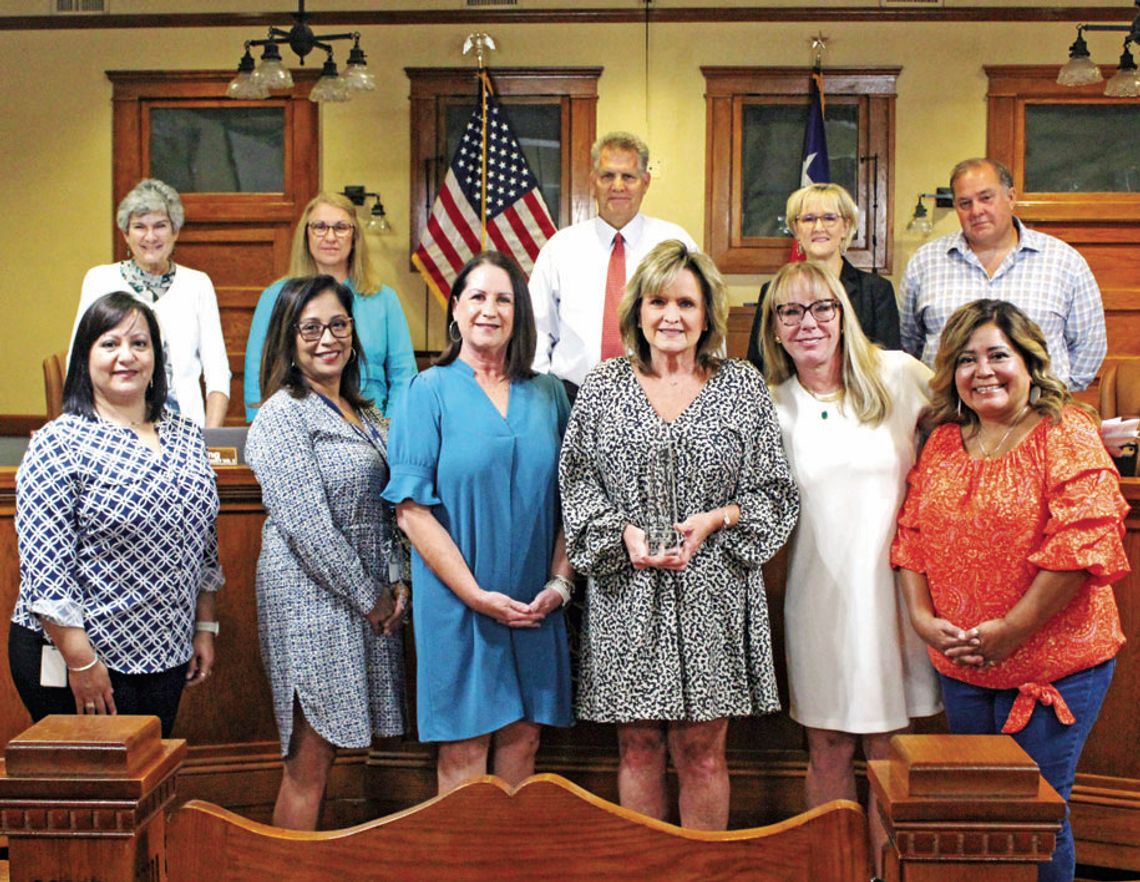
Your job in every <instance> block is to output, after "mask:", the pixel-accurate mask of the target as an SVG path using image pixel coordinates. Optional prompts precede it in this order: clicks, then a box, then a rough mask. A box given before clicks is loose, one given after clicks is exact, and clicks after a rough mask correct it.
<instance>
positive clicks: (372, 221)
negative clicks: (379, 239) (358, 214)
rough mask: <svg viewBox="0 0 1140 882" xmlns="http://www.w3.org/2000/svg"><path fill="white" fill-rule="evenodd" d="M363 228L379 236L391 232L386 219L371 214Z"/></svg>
mask: <svg viewBox="0 0 1140 882" xmlns="http://www.w3.org/2000/svg"><path fill="white" fill-rule="evenodd" d="M364 228H365V229H366V230H368V232H370V233H379V234H380V235H381V236H383V235H385V234H387V233H390V232H392V225H391V224H390V223H388V218H387V217H385V216H384V215H383V214H373V215H372V217H370V218H368V223H366V224H365V225H364Z"/></svg>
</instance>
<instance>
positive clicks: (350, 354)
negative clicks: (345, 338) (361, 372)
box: [348, 349, 356, 361]
mask: <svg viewBox="0 0 1140 882" xmlns="http://www.w3.org/2000/svg"><path fill="white" fill-rule="evenodd" d="M354 358H356V350H355V349H350V350H348V360H349V361H352V360H353V359H354Z"/></svg>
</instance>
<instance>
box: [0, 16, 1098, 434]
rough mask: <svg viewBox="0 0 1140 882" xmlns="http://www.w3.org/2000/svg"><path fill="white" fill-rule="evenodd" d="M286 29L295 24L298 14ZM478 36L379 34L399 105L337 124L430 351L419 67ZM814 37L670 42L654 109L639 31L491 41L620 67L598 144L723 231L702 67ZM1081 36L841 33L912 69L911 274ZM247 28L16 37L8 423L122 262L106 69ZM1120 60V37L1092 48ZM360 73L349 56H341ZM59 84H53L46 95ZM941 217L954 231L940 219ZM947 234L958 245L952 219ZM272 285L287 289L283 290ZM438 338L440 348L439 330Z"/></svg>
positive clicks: (11, 39)
mask: <svg viewBox="0 0 1140 882" xmlns="http://www.w3.org/2000/svg"><path fill="white" fill-rule="evenodd" d="M283 18H284V16H283ZM475 29H476V28H473V27H472V26H461V25H449V26H441V25H424V26H415V27H371V28H365V29H364V30H363V35H364V36H363V43H364V46H365V48H366V50H367V52H368V55H369V60H370V63H371V65H372V66H373V68H374V69H375V70H376V72H377V74H378V75H379V79H380V82H381V84H382V85H381V89H380V91H378V92H376V93H372V94H368V95H364V96H360V97H357V98H355V99H354V100H353V101H352V102H350V103H348V104H344V105H339V106H335V105H334V106H331V107H328V108H326V109H325V110H324V111H323V122H322V126H323V158H322V169H321V171H322V180H323V183H324V185H325V187H326V188H328V189H334V190H339V189H341V187H343V186H344V185H345V184H349V183H363V184H367V185H368V187H369V188H370V189H379V190H380V192H381V193H382V194H383V197H384V205H385V207H386V208H387V210H388V216H389V219H390V220H391V222H392V225H393V227H394V229H395V234H394V235H393V236H390V237H385V238H374V239H373V240H372V243H373V245H374V246H375V250H376V251H377V256H378V258H379V259H378V263H379V265H380V267H381V270H382V272H383V275H384V277H385V278H386V279H387V280H389V281H390V282H391V283H392V284H393V285H394V286H395V287H396V289H397V290H398V291H399V292H400V294H401V296H402V298H403V299H404V303H405V307H406V310H407V312H408V315H409V321H410V324H411V326H412V335H413V342H414V344H415V345H416V347H417V348H420V347H424V346H431V347H437V346H438V345H439V343H440V341H439V339H437V338H436V337H434V336H432V334H428V335H426V336H425V325H424V320H423V313H424V297H423V293H422V292H423V285H422V283H421V282H420V281H419V280H418V278H417V277H415V276H414V275H413V274H411V273H409V272H408V270H407V266H408V264H407V254H408V242H407V223H408V180H407V169H408V162H409V160H408V142H409V132H408V101H407V95H408V82H407V78H406V77H405V75H404V73H403V68H404V67H405V66H431V65H448V66H452V65H460V64H463V63H464V61H463V59H462V57H461V56H460V51H459V50H460V47H461V45H462V42H463V39H464V37H465V36H466V34H467V33H468V32H470V31H471V30H475ZM820 29H821V28H820V27H819V26H813V25H810V24H808V23H790V24H760V23H757V24H737V25H731V26H729V25H695V24H663V25H654V26H653V28H652V31H651V34H650V68H649V95H648V101H647V99H646V90H645V67H644V64H645V55H644V47H645V34H644V30H643V28H642V27H641V26H638V25H565V24H560V25H556V26H550V27H540V26H530V25H511V26H500V27H495V28H492V29H491V32H492V34H493V36H494V37H495V39H496V40H497V41H498V43H499V47H500V51H499V52H498V53H497V54H496V56H495V57H494V59H493V63H494V64H497V65H503V66H508V65H511V66H513V65H527V66H542V65H548V66H564V65H581V66H602V67H604V68H605V72H604V74H603V75H602V78H601V80H600V83H599V102H598V130H599V132H604V131H606V130H608V129H611V128H630V129H633V130H635V131H639V132H641V133H643V134H644V135H645V137H646V140H647V141H648V142H649V145H650V148H651V150H652V151H653V154H654V156H655V158H659V159H661V160H662V161H663V163H664V170H663V173H662V174H661V175H659V176H658V177H657V178H656V179H655V180H654V182H653V185H652V188H651V190H650V193H649V195H648V196H647V198H646V202H645V209H646V211H647V212H648V213H650V214H654V215H658V216H662V217H666V218H669V219H671V220H674V221H677V222H678V223H681V224H682V225H684V226H685V227H686V228H687V229H688V230H689V231H690V232H691V233H692V234H693V235H694V236H695V237H696V238H697V240H698V241H700V240H701V239H702V237H703V231H704V163H705V160H704V156H705V149H704V140H705V102H704V79H703V77H702V76H701V73H700V66H701V65H710V64H715V65H804V64H808V63H809V62H810V55H809V49H808V39H809V37H810V35H811V34H813V33H815V32H816V31H817V30H820ZM1073 30H1074V29H1073V26H1072V25H1070V24H1023V23H1013V24H1002V23H962V24H955V23H937V24H898V23H881V24H860V23H853V24H844V23H829V24H826V25H824V26H823V27H822V31H823V32H824V33H825V34H826V35H827V36H828V37H829V38H830V42H829V45H830V47H831V48H830V51H829V53H828V56H827V57H826V60H825V61H826V64H830V65H835V66H857V65H892V66H893V65H898V66H901V67H902V68H903V73H902V76H901V77H900V79H899V97H898V105H897V128H896V148H897V157H898V160H897V164H896V190H895V193H894V199H895V235H896V240H895V242H896V250H895V276H896V277H898V276H899V275H901V270H902V268H903V267H904V266H905V262H906V259H907V257H908V256H909V255H910V253H912V252H913V250H914V248H915V247H916V246H917V245H918V244H920V243H919V241H918V240H916V239H914V238H913V237H912V236H910V234H907V233H906V232H905V229H904V228H905V226H906V223H907V221H908V219H909V216H910V211H911V208H912V207H913V205H914V200H915V196H916V194H917V193H918V192H920V191H929V190H930V189H931V188H933V187H935V186H938V185H940V184H943V183H944V182H945V178H946V176H947V172H948V170H949V169H950V167H951V166H952V165H953V164H954V163H955V162H956V161H957V160H959V159H962V158H964V157H965V156H968V155H975V154H978V153H981V152H983V151H984V149H985V126H986V118H985V114H986V110H985V75H984V74H983V72H982V65H984V64H1045V63H1060V62H1061V61H1063V60H1064V57H1065V50H1066V49H1067V46H1068V44H1069V42H1071V40H1072V38H1073ZM250 36H253V34H252V33H247V32H246V31H245V30H242V29H232V28H217V29H208V30H206V29H202V30H173V29H156V30H151V31H144V30H120V31H110V30H65V31H52V32H47V31H0V57H4V58H5V59H7V60H8V64H7V65H6V68H5V74H6V75H5V83H4V88H3V89H2V90H0V126H2V129H0V131H2V136H0V169H2V170H3V171H2V172H0V200H2V204H3V206H4V207H5V209H6V211H5V214H4V219H3V221H2V222H0V266H3V267H4V269H5V274H4V275H5V280H4V286H3V293H2V294H0V297H2V298H3V300H2V302H3V310H2V312H0V316H2V318H0V377H3V378H4V382H3V383H0V413H37V412H42V410H43V392H42V382H41V376H40V362H41V360H42V358H43V356H44V355H45V354H46V353H48V352H50V351H53V350H57V349H62V348H63V347H64V346H65V345H66V343H67V338H68V333H69V331H70V327H71V322H72V320H73V318H74V310H75V304H76V301H77V299H78V295H79V285H80V281H81V280H82V277H83V273H84V272H85V271H86V270H87V268H88V267H90V266H92V265H94V264H98V263H105V262H107V261H108V260H110V258H111V245H112V238H111V237H112V217H111V216H112V211H113V206H112V204H111V101H110V97H111V87H110V84H109V82H108V81H107V79H106V77H105V76H104V71H106V70H118V69H164V68H165V69H178V68H193V69H210V68H212V69H230V68H232V67H233V66H234V65H235V64H236V62H237V59H238V56H239V55H240V48H241V43H242V41H243V40H244V39H246V38H248V37H250ZM1090 43H1094V45H1093V52H1094V57H1097V58H1098V60H1101V61H1109V60H1111V59H1112V58H1113V48H1114V47H1115V45H1117V44H1116V41H1115V38H1111V39H1110V38H1108V37H1107V36H1104V37H1102V38H1101V39H1100V40H1095V41H1094V40H1092V38H1090ZM338 55H339V56H343V52H339V53H338ZM45 83H46V84H47V85H44V84H45ZM940 215H941V213H940ZM936 221H937V224H936V233H943V232H950V231H951V230H953V229H954V228H955V225H956V221H955V220H954V217H953V215H952V214H951V215H949V216H945V215H942V216H941V217H940V219H939V218H936ZM267 281H269V280H267ZM730 282H731V286H732V287H731V292H732V296H733V300H734V302H743V301H744V300H746V299H749V298H751V297H752V296H754V293H755V291H756V289H757V287H758V284H759V282H760V278H759V277H745V276H735V277H732V278H731V279H730ZM433 333H435V332H433Z"/></svg>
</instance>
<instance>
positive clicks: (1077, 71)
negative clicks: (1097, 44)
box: [1057, 0, 1140, 98]
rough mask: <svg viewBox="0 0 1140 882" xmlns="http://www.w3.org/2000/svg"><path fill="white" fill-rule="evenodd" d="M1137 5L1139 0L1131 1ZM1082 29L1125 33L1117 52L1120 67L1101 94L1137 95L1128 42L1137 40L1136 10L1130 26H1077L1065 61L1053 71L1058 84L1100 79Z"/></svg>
mask: <svg viewBox="0 0 1140 882" xmlns="http://www.w3.org/2000/svg"><path fill="white" fill-rule="evenodd" d="M1135 4H1136V6H1138V7H1140V0H1135ZM1085 31H1115V32H1117V33H1126V34H1127V36H1126V37H1125V38H1124V51H1123V52H1122V53H1121V55H1120V66H1119V67H1118V68H1117V71H1116V74H1115V75H1114V76H1113V77H1112V79H1110V80H1109V81H1108V82H1107V83H1105V86H1104V94H1105V95H1108V96H1109V97H1112V98H1136V97H1138V96H1140V76H1137V70H1136V61H1135V59H1134V58H1133V57H1132V51H1131V45H1132V44H1133V43H1140V12H1137V13H1136V17H1135V18H1134V19H1132V24H1130V25H1098V24H1082V25H1077V39H1076V40H1074V41H1073V45H1072V46H1070V47H1069V60H1068V62H1067V63H1066V64H1065V65H1064V66H1063V67H1062V68H1061V70H1060V72H1059V73H1058V74H1057V82H1058V83H1059V84H1060V85H1062V86H1088V85H1091V84H1093V83H1099V82H1100V81H1101V80H1103V79H1104V76H1103V75H1102V74H1101V72H1100V68H1099V67H1098V66H1097V65H1096V63H1095V62H1094V61H1093V60H1092V58H1090V57H1089V46H1088V43H1086V42H1085V37H1084V33H1085Z"/></svg>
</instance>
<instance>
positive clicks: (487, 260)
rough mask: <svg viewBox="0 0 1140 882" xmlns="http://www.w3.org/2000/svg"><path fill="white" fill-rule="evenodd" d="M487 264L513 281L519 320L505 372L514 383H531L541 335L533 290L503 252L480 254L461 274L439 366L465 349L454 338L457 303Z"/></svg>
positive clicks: (509, 345)
mask: <svg viewBox="0 0 1140 882" xmlns="http://www.w3.org/2000/svg"><path fill="white" fill-rule="evenodd" d="M484 264H486V265H489V266H497V267H498V268H499V269H501V270H502V271H503V272H505V273H506V274H507V277H508V278H509V279H510V280H511V291H512V293H513V296H514V305H515V319H514V324H513V325H512V327H511V339H510V340H508V341H507V351H506V354H505V356H504V361H505V365H504V370H505V372H506V375H507V377H509V378H510V379H512V380H529V379H530V378H531V377H533V376H534V371H533V370H532V369H531V365H532V364H533V363H534V349H535V346H536V339H537V335H536V333H535V330H534V307H533V306H532V305H531V302H530V289H529V288H527V286H526V276H524V275H523V272H522V270H521V269H519V265H518V264H517V263H515V262H514V261H513V260H512V259H511V258H510V257H508V256H507V255H505V254H503V253H502V252H500V251H480V252H479V253H478V254H476V255H475V256H474V257H472V258H471V259H470V260H469V261H467V263H466V265H465V266H464V267H463V269H461V270H460V271H459V275H458V276H456V277H455V283H454V284H453V285H452V286H451V295H450V296H449V297H448V298H447V322H446V324H445V327H446V328H447V330H448V338H447V346H446V348H445V349H444V350H443V352H441V353H440V354H439V357H438V358H437V359H436V360H435V363H436V364H438V365H445V364H451V363H452V362H453V361H455V359H457V358H458V357H459V350H460V349H462V348H463V341H462V340H458V341H456V340H452V339H451V325H452V322H454V321H455V318H454V313H455V303H456V301H457V300H459V298H460V297H461V296H462V295H463V292H464V291H465V290H466V288H467V279H468V277H469V276H470V275H471V273H472V272H474V271H475V269H476V268H477V267H480V266H483V265H484Z"/></svg>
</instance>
